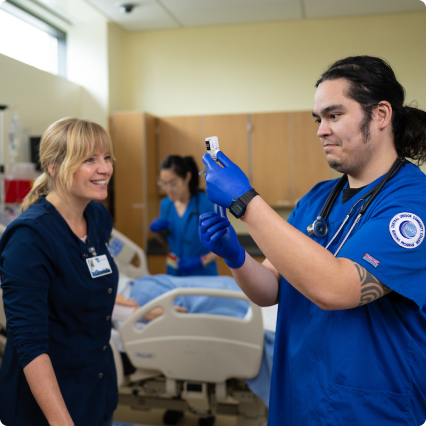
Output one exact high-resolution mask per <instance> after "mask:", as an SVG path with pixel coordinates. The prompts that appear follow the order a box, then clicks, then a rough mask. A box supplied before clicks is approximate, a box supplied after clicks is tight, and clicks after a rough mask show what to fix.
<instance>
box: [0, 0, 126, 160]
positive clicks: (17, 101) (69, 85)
mask: <svg viewBox="0 0 426 426" xmlns="http://www.w3.org/2000/svg"><path fill="white" fill-rule="evenodd" d="M16 2H17V3H19V4H20V5H21V6H22V7H24V8H26V9H28V10H30V11H31V12H33V13H34V14H36V15H38V16H40V17H42V18H43V19H45V20H47V21H48V22H51V23H52V24H53V25H55V26H56V27H58V28H60V29H62V30H63V31H66V32H67V79H65V78H62V77H58V76H55V75H52V74H49V73H47V72H45V71H41V70H39V69H37V68H34V67H32V66H29V65H27V64H24V63H21V62H19V61H16V60H14V59H11V58H9V57H7V56H4V55H1V54H0V72H1V78H0V104H6V105H11V106H14V107H16V111H17V112H18V114H19V119H20V125H21V129H25V128H27V129H29V131H30V135H32V136H36V135H37V136H38V135H41V134H42V133H43V132H44V130H45V129H46V128H47V127H48V125H50V124H51V123H53V122H54V121H56V120H58V119H60V118H62V117H67V116H68V117H69V116H77V117H82V118H87V119H89V120H93V121H95V122H98V123H99V124H101V125H102V126H104V127H105V128H107V127H108V116H109V102H110V100H109V88H110V87H109V86H110V82H109V62H108V61H109V57H108V55H109V51H108V19H107V18H106V17H104V16H103V15H102V14H100V13H99V12H98V11H96V10H95V9H93V8H92V7H90V6H89V5H88V4H87V3H86V2H85V1H84V0H73V1H72V2H68V3H66V4H65V3H64V6H67V7H68V10H67V13H68V16H71V17H72V21H73V22H72V24H69V23H66V22H64V21H62V20H60V19H59V18H58V17H57V16H54V15H51V14H49V12H48V11H46V9H44V8H41V7H40V6H38V5H37V4H36V3H33V2H31V1H29V0H16ZM117 85H118V86H119V84H116V86H117ZM9 120H10V110H9V111H7V112H6V113H5V124H6V126H5V134H6V135H7V133H8V130H9ZM24 149H25V151H27V147H24ZM8 158H9V157H8V152H7V150H6V163H7V161H8ZM18 160H19V161H21V160H27V154H25V155H23V156H22V155H21V156H20V157H19V158H18Z"/></svg>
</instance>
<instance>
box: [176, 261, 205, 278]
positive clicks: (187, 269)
mask: <svg viewBox="0 0 426 426" xmlns="http://www.w3.org/2000/svg"><path fill="white" fill-rule="evenodd" d="M202 267H203V259H202V258H201V257H184V258H181V259H179V260H178V268H179V271H181V272H183V273H186V274H190V273H191V272H194V271H196V270H197V269H200V268H202Z"/></svg>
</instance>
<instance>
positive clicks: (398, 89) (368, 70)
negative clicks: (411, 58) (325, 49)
mask: <svg viewBox="0 0 426 426" xmlns="http://www.w3.org/2000/svg"><path fill="white" fill-rule="evenodd" d="M339 78H343V79H345V80H347V81H348V82H349V89H348V92H347V93H346V95H347V96H348V97H349V98H351V99H353V100H354V101H356V102H358V103H359V104H360V105H361V108H362V109H363V111H364V114H365V120H364V122H363V123H362V126H361V130H362V131H363V133H364V135H365V136H366V139H367V140H368V137H369V134H368V125H369V123H370V122H371V119H372V113H373V109H374V108H375V107H376V106H377V105H378V104H379V103H380V102H381V101H388V102H389V103H390V104H391V105H392V131H393V140H394V145H395V148H396V151H397V153H398V155H399V156H401V157H406V158H411V159H412V160H414V161H415V162H416V163H417V164H419V165H420V164H422V163H423V162H424V161H425V160H426V112H425V111H422V110H420V109H418V108H416V107H415V106H413V105H411V106H407V105H405V106H404V99H405V89H404V87H403V86H402V85H401V84H400V83H399V82H398V80H397V79H396V77H395V73H394V72H393V70H392V68H391V66H390V65H389V63H388V62H386V61H385V60H383V59H381V58H376V57H373V56H351V57H348V58H345V59H341V60H340V61H337V62H335V63H334V64H333V65H331V66H330V67H329V68H328V70H327V71H325V72H324V73H323V74H322V76H321V78H320V79H319V80H318V81H317V83H316V87H318V86H319V85H320V84H321V83H322V82H323V81H326V80H336V79H339Z"/></svg>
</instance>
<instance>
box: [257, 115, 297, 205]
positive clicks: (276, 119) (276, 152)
mask: <svg viewBox="0 0 426 426" xmlns="http://www.w3.org/2000/svg"><path fill="white" fill-rule="evenodd" d="M288 123H289V114H288V113H285V112H283V113H269V114H268V113H267V114H253V115H252V150H253V151H252V152H253V153H252V162H253V163H252V164H253V179H252V182H251V184H252V185H253V187H254V188H255V189H256V191H257V192H259V194H260V195H261V196H262V198H263V199H264V200H265V201H266V202H267V203H268V204H270V205H272V206H286V205H289V204H290V198H289V188H290V169H289V164H290V162H289V141H288V136H289V128H288Z"/></svg>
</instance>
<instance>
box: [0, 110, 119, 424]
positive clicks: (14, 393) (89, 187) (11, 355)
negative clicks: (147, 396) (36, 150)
mask: <svg viewBox="0 0 426 426" xmlns="http://www.w3.org/2000/svg"><path fill="white" fill-rule="evenodd" d="M112 160H113V152H112V146H111V142H110V139H109V137H108V135H107V133H106V132H105V130H104V129H103V128H102V127H101V126H99V125H98V124H95V123H92V122H89V121H85V120H80V119H77V118H65V119H62V120H59V121H57V122H56V123H54V124H52V125H51V126H50V127H49V128H48V129H47V130H46V132H45V134H44V135H43V138H42V141H41V145H40V161H41V165H42V167H43V170H44V173H43V174H42V175H41V176H40V177H39V178H38V179H37V181H36V182H35V184H34V187H33V189H32V191H31V192H30V193H29V195H28V196H27V197H26V198H25V200H24V203H23V208H22V210H23V213H22V214H21V215H20V216H19V217H18V218H17V219H15V220H14V221H13V223H12V224H11V225H9V227H8V228H7V230H6V231H5V233H4V235H3V237H2V239H1V241H0V273H1V282H2V289H3V300H4V307H5V311H6V317H7V345H6V349H5V354H4V358H3V362H2V365H1V369H0V420H1V422H2V423H4V424H6V425H7V426H28V425H32V426H38V425H61V426H72V425H78V426H81V425H91V426H92V425H93V426H107V425H111V424H112V414H113V411H114V409H115V407H116V405H117V400H118V393H117V380H116V372H115V366H114V360H113V356H112V351H111V348H110V346H109V339H110V333H111V312H112V309H113V305H114V300H115V295H116V290H117V283H118V271H117V267H116V265H115V264H114V261H113V259H112V258H111V255H110V253H109V250H108V240H109V236H110V233H111V229H112V222H111V217H110V215H109V213H108V211H107V210H106V209H105V207H104V206H103V205H102V204H101V203H99V202H98V201H101V200H103V199H105V197H106V196H107V185H108V182H109V180H110V178H111V175H112V171H113V167H112Z"/></svg>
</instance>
